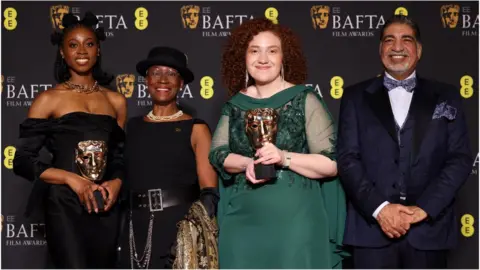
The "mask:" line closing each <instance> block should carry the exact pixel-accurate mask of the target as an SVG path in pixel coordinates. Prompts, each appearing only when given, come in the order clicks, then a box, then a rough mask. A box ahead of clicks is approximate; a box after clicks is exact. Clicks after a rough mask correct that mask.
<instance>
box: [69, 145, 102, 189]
mask: <svg viewBox="0 0 480 270" xmlns="http://www.w3.org/2000/svg"><path fill="white" fill-rule="evenodd" d="M75 161H76V163H77V166H78V169H79V170H80V173H81V175H82V176H83V177H85V178H87V179H89V180H91V181H98V180H102V178H103V174H104V173H105V167H106V166H107V144H106V143H105V142H104V141H92V140H90V141H81V142H79V143H78V145H77V147H76V148H75Z"/></svg>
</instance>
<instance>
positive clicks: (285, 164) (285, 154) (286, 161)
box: [282, 150, 292, 169]
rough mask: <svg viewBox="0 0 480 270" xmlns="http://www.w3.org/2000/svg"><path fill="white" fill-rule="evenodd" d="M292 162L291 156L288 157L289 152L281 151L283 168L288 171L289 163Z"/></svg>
mask: <svg viewBox="0 0 480 270" xmlns="http://www.w3.org/2000/svg"><path fill="white" fill-rule="evenodd" d="M291 160H292V156H291V155H290V152H288V151H287V150H283V166H282V167H283V168H284V169H288V167H290V161H291Z"/></svg>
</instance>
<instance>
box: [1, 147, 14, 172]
mask: <svg viewBox="0 0 480 270" xmlns="http://www.w3.org/2000/svg"><path fill="white" fill-rule="evenodd" d="M15 150H16V149H15V147H13V146H7V147H5V150H3V155H4V156H5V159H4V160H3V165H5V167H6V168H7V169H13V158H14V157H15Z"/></svg>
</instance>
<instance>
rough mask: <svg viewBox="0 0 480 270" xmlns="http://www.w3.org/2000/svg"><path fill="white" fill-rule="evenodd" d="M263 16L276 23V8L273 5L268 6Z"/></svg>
mask: <svg viewBox="0 0 480 270" xmlns="http://www.w3.org/2000/svg"><path fill="white" fill-rule="evenodd" d="M265 18H267V19H269V20H270V21H272V22H273V23H274V24H278V10H277V9H276V8H274V7H269V8H267V9H266V10H265Z"/></svg>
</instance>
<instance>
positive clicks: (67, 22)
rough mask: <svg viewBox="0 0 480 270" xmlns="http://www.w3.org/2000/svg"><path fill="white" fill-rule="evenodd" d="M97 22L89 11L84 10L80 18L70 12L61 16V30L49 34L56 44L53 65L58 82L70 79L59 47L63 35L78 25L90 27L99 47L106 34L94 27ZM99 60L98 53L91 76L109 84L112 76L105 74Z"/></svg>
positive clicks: (101, 29) (62, 41)
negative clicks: (83, 14)
mask: <svg viewBox="0 0 480 270" xmlns="http://www.w3.org/2000/svg"><path fill="white" fill-rule="evenodd" d="M97 24H98V19H97V17H96V16H95V15H94V14H93V13H91V12H86V13H85V16H84V17H83V19H81V20H79V19H78V18H77V17H76V16H74V15H73V14H70V13H67V14H65V15H64V16H63V19H62V25H63V27H64V28H63V31H62V32H58V31H55V32H53V33H52V35H51V36H50V41H51V42H52V44H53V45H56V46H58V50H57V56H56V59H55V65H54V76H55V80H56V81H57V82H58V83H62V82H65V81H68V80H69V79H70V72H69V71H68V66H67V63H66V62H65V59H63V58H62V55H61V54H60V48H61V47H62V46H63V43H64V39H65V36H66V35H67V34H68V33H70V32H71V31H72V30H74V29H76V28H78V27H85V28H87V29H91V30H92V31H93V32H94V33H95V36H96V38H97V43H98V46H99V47H100V41H104V40H105V38H106V36H105V30H104V29H103V27H98V28H96V29H95V26H96V25H97ZM101 60H102V59H101V55H100V56H98V57H97V62H96V63H95V65H94V66H93V71H92V74H93V78H94V79H95V80H96V81H97V82H98V84H100V85H109V84H110V82H111V81H112V80H113V76H112V75H110V74H107V73H106V72H104V71H103V70H102V68H101V62H102V61H101Z"/></svg>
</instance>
